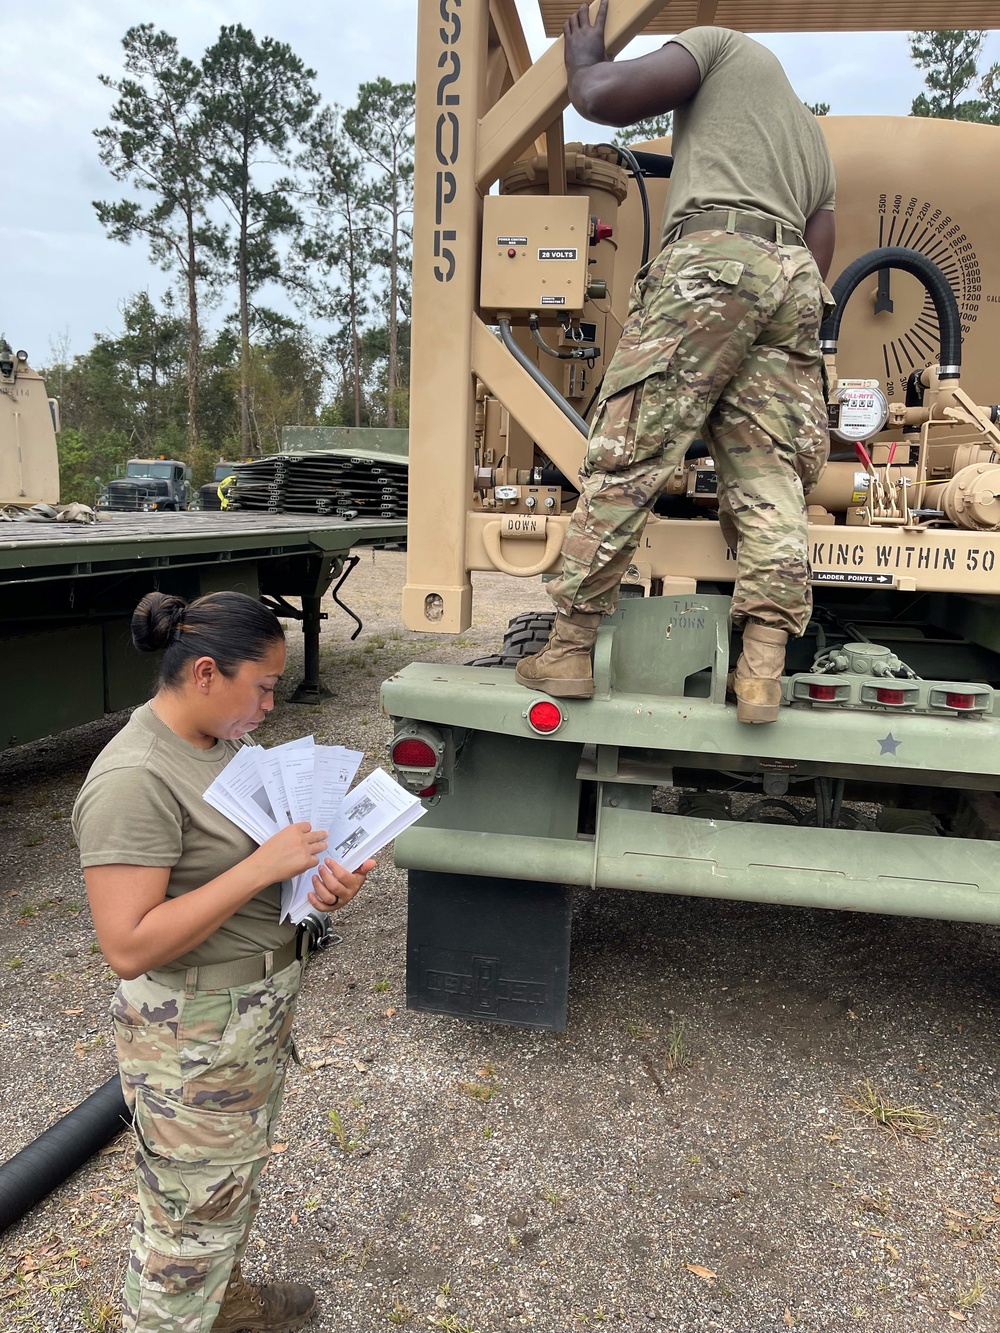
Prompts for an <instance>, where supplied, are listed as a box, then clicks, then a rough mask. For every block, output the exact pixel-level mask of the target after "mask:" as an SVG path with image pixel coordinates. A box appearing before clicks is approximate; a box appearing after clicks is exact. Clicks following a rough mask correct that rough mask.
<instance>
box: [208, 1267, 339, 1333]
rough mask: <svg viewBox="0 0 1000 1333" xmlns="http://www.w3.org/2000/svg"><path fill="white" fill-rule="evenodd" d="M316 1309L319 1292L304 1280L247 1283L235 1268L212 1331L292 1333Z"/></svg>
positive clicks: (223, 1332)
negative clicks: (308, 1285) (317, 1293)
mask: <svg viewBox="0 0 1000 1333" xmlns="http://www.w3.org/2000/svg"><path fill="white" fill-rule="evenodd" d="M315 1311H316V1293H315V1292H314V1291H313V1289H312V1287H307V1286H306V1285H305V1283H304V1282H266V1283H260V1284H258V1283H256V1282H247V1281H246V1280H245V1279H244V1277H243V1273H242V1271H241V1269H240V1266H239V1264H237V1265H236V1267H235V1268H234V1269H233V1272H232V1276H231V1277H230V1279H229V1285H228V1287H226V1294H225V1296H224V1297H223V1300H222V1309H221V1310H220V1311H219V1313H218V1315H217V1316H216V1320H215V1323H214V1324H213V1325H212V1333H241V1331H242V1330H249V1331H250V1333H258V1330H260V1333H291V1331H292V1330H293V1329H296V1328H301V1327H302V1325H303V1324H304V1323H305V1322H306V1321H307V1320H308V1319H311V1318H312V1316H313V1314H314V1313H315Z"/></svg>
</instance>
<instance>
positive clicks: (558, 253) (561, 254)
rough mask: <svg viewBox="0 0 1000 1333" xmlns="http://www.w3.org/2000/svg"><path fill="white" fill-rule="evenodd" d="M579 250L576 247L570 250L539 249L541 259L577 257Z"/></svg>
mask: <svg viewBox="0 0 1000 1333" xmlns="http://www.w3.org/2000/svg"><path fill="white" fill-rule="evenodd" d="M578 254H579V251H578V250H577V249H576V248H575V247H574V248H573V249H570V250H539V252H538V258H539V259H575V258H576V257H577V255H578Z"/></svg>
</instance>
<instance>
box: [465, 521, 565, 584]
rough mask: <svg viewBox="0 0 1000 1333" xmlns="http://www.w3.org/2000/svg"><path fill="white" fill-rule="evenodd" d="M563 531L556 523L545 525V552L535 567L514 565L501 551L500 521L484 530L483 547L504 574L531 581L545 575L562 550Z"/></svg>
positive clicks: (490, 524) (492, 523)
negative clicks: (535, 576) (538, 575)
mask: <svg viewBox="0 0 1000 1333" xmlns="http://www.w3.org/2000/svg"><path fill="white" fill-rule="evenodd" d="M562 540H563V534H562V529H561V528H560V527H559V526H558V524H556V523H547V524H546V525H545V550H544V551H543V552H542V557H541V559H540V560H536V561H535V563H534V564H533V565H512V564H510V562H509V561H508V560H507V559H506V558H505V557H504V554H503V552H502V551H501V549H500V520H499V519H493V521H492V522H490V523H487V524H486V526H485V527H484V528H483V545H484V546H485V547H486V554H487V555H488V556H489V558H490V559H491V560H492V561H493V563H494V564H495V565H496V567H497V569H499V570H500V571H501V573H503V574H513V575H514V576H515V577H516V578H521V579H530V578H533V577H534V575H535V574H544V572H545V571H546V570H547V569H548V568H549V566H550V565H551V564H552V563H553V562H554V561H555V559H556V557H557V556H558V554H559V552H560V551H561V550H562Z"/></svg>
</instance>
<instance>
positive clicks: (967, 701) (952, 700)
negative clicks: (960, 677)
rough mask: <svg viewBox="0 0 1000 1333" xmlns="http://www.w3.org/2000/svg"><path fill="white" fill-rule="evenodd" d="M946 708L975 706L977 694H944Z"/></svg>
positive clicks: (960, 708)
mask: <svg viewBox="0 0 1000 1333" xmlns="http://www.w3.org/2000/svg"><path fill="white" fill-rule="evenodd" d="M944 706H945V708H957V709H958V710H959V711H961V710H962V709H966V708H975V706H976V696H975V695H974V694H946V695H945V696H944Z"/></svg>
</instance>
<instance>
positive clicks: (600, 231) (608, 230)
mask: <svg viewBox="0 0 1000 1333" xmlns="http://www.w3.org/2000/svg"><path fill="white" fill-rule="evenodd" d="M614 234H615V229H614V227H611V226H609V225H608V223H607V222H601V221H600V220H598V221H597V222H596V223H595V224H594V241H595V243H596V242H597V241H610V240H611V238H612V236H614Z"/></svg>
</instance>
